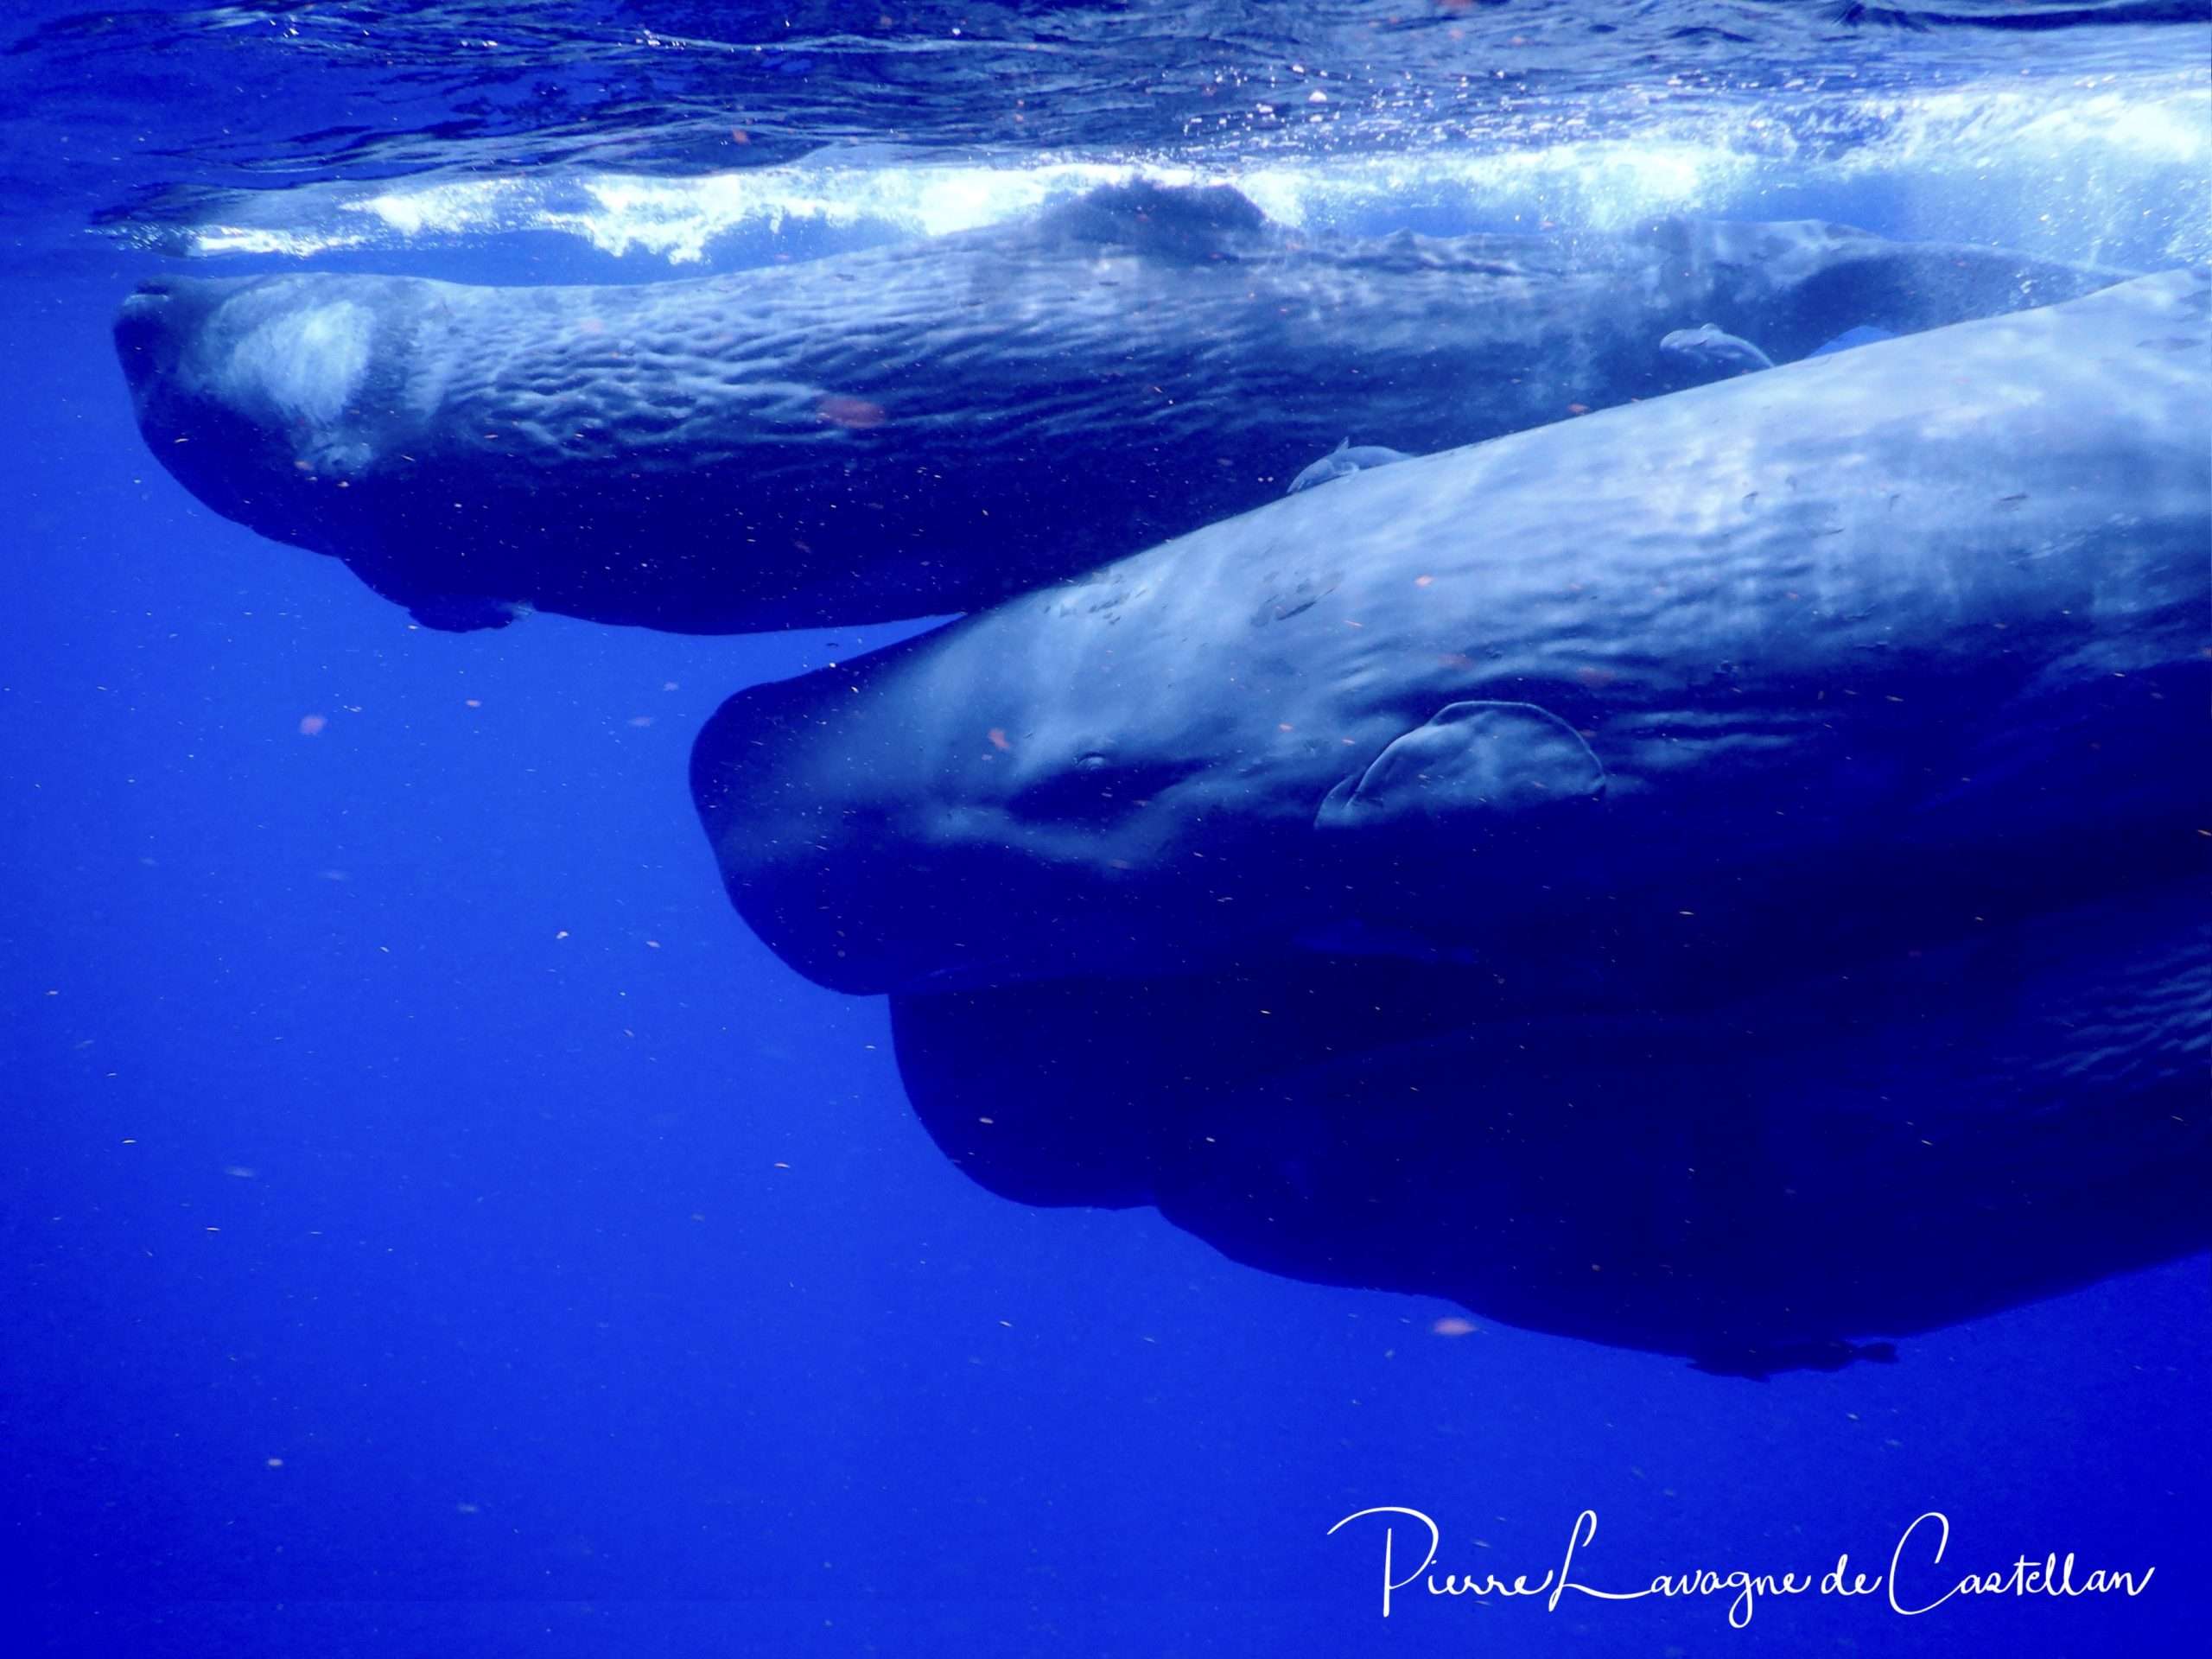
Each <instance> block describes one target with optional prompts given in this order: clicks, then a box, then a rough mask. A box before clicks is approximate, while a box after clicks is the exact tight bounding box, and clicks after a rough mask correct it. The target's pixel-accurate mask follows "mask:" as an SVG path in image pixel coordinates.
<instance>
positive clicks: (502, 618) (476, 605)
mask: <svg viewBox="0 0 2212 1659" xmlns="http://www.w3.org/2000/svg"><path fill="white" fill-rule="evenodd" d="M407 613H408V615H410V616H411V617H413V618H414V619H415V620H416V621H417V622H419V623H420V624H422V626H424V627H426V628H435V629H436V630H437V631H438V632H440V633H476V632H480V631H481V630H483V629H486V628H504V627H505V626H507V624H508V623H510V622H512V621H514V620H516V619H517V618H518V617H523V616H526V615H528V614H529V613H530V607H528V606H527V605H523V604H518V603H517V602H516V601H512V600H505V599H484V598H480V597H479V596H477V595H476V594H438V595H436V596H435V597H433V598H429V599H418V600H415V601H411V602H410V604H409V605H408V607H407Z"/></svg>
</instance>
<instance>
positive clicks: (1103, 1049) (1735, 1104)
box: [892, 877, 2212, 1376]
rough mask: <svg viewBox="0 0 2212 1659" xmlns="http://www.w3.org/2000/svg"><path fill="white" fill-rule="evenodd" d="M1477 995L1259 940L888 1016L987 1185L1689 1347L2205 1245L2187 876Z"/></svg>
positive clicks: (1814, 1361) (954, 1151)
mask: <svg viewBox="0 0 2212 1659" xmlns="http://www.w3.org/2000/svg"><path fill="white" fill-rule="evenodd" d="M1499 1001H1500V999H1499V998H1498V997H1497V995H1495V994H1494V991H1493V989H1492V988H1489V987H1486V986H1485V985H1484V983H1483V982H1482V980H1481V978H1480V976H1475V975H1467V974H1461V973H1458V972H1455V971H1453V970H1451V969H1437V968H1434V967H1431V966H1416V965H1414V964H1411V963H1403V962H1397V961H1392V960H1389V959H1383V958H1369V959H1365V960H1362V961H1357V962H1346V961H1342V960H1337V961H1328V960H1321V959H1314V958H1301V957H1286V958H1277V959H1274V960H1270V961H1268V962H1264V963H1254V964H1251V965H1249V966H1248V967H1246V968H1245V969H1240V970H1236V971H1234V972H1229V973H1224V974H1221V975H1217V976H1198V977H1185V978H1180V979H1175V980H1124V981H1097V980H1056V981H1044V982H1036V983H1033V984H1028V985H1022V986H1016V987H1010V988H1004V989H997V990H986V991H977V992H964V993H950V994H943V995H901V996H896V997H893V999H892V1014H893V1032H894V1033H895V1036H896V1039H897V1050H898V1058H899V1071H900V1076H901V1078H902V1080H903V1081H904V1083H905V1084H906V1091H907V1094H908V1096H909V1098H910V1099H911V1100H912V1103H913V1105H914V1109H915V1111H916V1113H917V1115H918V1116H919V1118H920V1119H921V1122H922V1123H923V1125H924V1127H925V1128H926V1129H927V1130H928V1131H929V1133H930V1135H931V1137H932V1138H933V1139H934V1140H935V1141H937V1143H938V1146H939V1147H940V1148H941V1149H942V1150H943V1151H944V1153H945V1154H946V1155H947V1156H948V1157H949V1158H950V1159H951V1160H953V1161H955V1162H956V1163H957V1165H958V1166H960V1167H961V1168H962V1169H963V1171H965V1172H966V1173H968V1174H969V1175H970V1176H971V1177H973V1178H974V1179H976V1180H977V1181H978V1182H980V1183H982V1185H985V1186H987V1187H988V1188H990V1189H991V1190H992V1191H994V1192H997V1193H999V1194H1001V1196H1004V1197H1007V1198H1013V1199H1015V1200H1018V1201H1021V1202H1027V1203H1032V1204H1047V1205H1104V1206H1112V1207H1128V1206H1135V1205H1150V1206H1153V1207H1155V1208H1157V1209H1158V1210H1159V1211H1160V1212H1161V1213H1162V1214H1163V1215H1165V1216H1166V1217H1167V1218H1168V1219H1169V1220H1170V1221H1172V1222H1173V1223H1174V1224H1176V1225H1177V1226H1179V1227H1181V1228H1183V1229H1185V1230H1187V1231H1189V1232H1192V1233H1193V1234H1195V1235H1197V1236H1199V1237H1200V1238H1203V1239H1205V1240H1207V1241H1208V1242H1209V1243H1212V1244H1214V1245H1215V1246H1216V1247H1217V1248H1218V1249H1222V1250H1223V1251H1224V1252H1225V1253H1226V1254H1228V1255H1231V1256H1233V1257H1235V1258H1236V1259H1237V1260H1238V1261H1240V1262H1244V1263H1246V1264H1247V1265H1249V1266H1252V1267H1255V1268H1262V1269H1265V1270H1267V1271H1269V1272H1274V1273H1278V1274H1285V1275H1287V1276H1290V1277H1294V1278H1298V1279H1304V1280H1308V1281H1317V1282H1320V1283H1325V1284H1332V1285H1342V1286H1353V1287H1362V1288H1376V1289H1386V1290H1393V1291H1399V1292H1410V1293H1414V1294H1424V1295H1430V1296H1437V1297H1442V1298H1446V1299H1448V1300H1452V1301H1454V1302H1457V1303H1458V1304H1459V1305H1460V1306H1463V1307H1465V1308H1466V1309H1467V1310H1468V1311H1469V1312H1471V1313H1475V1314H1477V1315H1478V1316H1480V1317H1483V1318H1485V1319H1499V1320H1503V1321H1505V1322H1508V1323H1510V1324H1513V1325H1520V1326H1522V1327H1525V1328H1529V1329H1532V1330H1537V1331H1543V1332H1551V1333H1554V1334H1558V1335H1564V1336H1571V1337H1575V1338H1582V1339H1585V1340H1589V1341H1593V1342H1600V1343H1604V1344H1608V1345H1611V1346H1617V1347H1627V1348H1636V1349H1643V1350H1646V1351H1653V1352H1658V1353H1665V1354H1673V1355H1678V1356H1681V1357H1687V1358H1689V1359H1691V1360H1693V1361H1694V1363H1697V1364H1698V1366H1699V1367H1700V1369H1702V1370H1708V1371H1715V1372H1719V1373H1723V1374H1728V1375H1734V1376H1767V1375H1770V1374H1772V1373H1774V1372H1777V1371H1783V1370H1796V1369H1806V1368H1810V1369H1819V1370H1832V1369H1835V1368H1836V1367H1837V1366H1839V1365H1840V1364H1842V1363H1847V1362H1849V1361H1850V1360H1852V1359H1853V1358H1857V1357H1875V1358H1880V1357H1887V1354H1888V1353H1893V1352H1894V1351H1893V1350H1891V1351H1885V1350H1884V1349H1882V1348H1880V1347H1878V1346H1873V1345H1872V1344H1878V1342H1879V1340H1880V1339H1881V1338H1903V1337H1910V1336H1913V1335H1916V1334H1918V1333H1921V1332H1927V1331H1929V1330H1933V1329H1936V1328H1937V1327H1939V1326H1942V1325H1949V1324H1952V1323H1955V1322H1956V1321H1958V1320H1961V1319H1970V1318H1977V1317H1980V1316H1982V1315H1985V1314H1987V1313H1993V1312H1996V1311H1998V1310H1999V1309H2002V1308H2005V1307H2009V1306H2014V1305H2016V1304H2018V1303H2020V1302H2023V1301H2026V1300H2033V1299H2035V1298H2037V1297H2042V1296H2047V1295H2050V1294H2056V1293H2057V1292H2061V1291H2064V1290H2068V1289H2071V1288H2075V1287H2079V1286H2082V1285H2085V1284H2088V1283H2090V1282H2092V1281H2096V1280H2098V1279H2101V1278H2104V1277H2107V1276H2108V1275H2110V1274H2113V1273H2119V1272H2126V1271H2129V1270H2132V1269H2135V1268H2143V1267H2146V1266H2150V1265H2152V1264H2154V1263H2156V1262H2161V1261H2165V1260H2169V1259H2172V1258H2174V1257H2177V1256H2180V1255H2187V1254H2190V1253H2192V1252H2196V1251H2201V1250H2203V1249H2207V1248H2208V1247H2212V1206H2207V1205H2206V1204H2205V1203H2204V1194H2205V1193H2206V1192H2207V1191H2212V1111H2208V1110H2207V1109H2206V1107H2205V1098H2204V1093H2205V1091H2204V1079H2205V1077H2206V1073H2207V1068H2208V1065H2212V893H2208V891H2207V889H2206V886H2205V883H2204V881H2203V880H2202V878H2201V877H2199V878H2196V879H2195V880H2184V881H2183V882H2180V883H2176V884H2160V885H2157V886H2153V887H2147V888H2144V889H2141V890H2139V891H2134V892H2131V893H2123V894H2119V895H2115V896H2114V897H2113V898H2112V899H2106V900H2101V901H2098V902H2096V903H2094V904H2092V905H2089V906H2083V907H2081V908H2079V909H2075V910H2070V911H2066V912H2060V913H2058V914H2056V915H2052V916H2048V917H2037V918H2033V919H2032V920H2031V921H2028V922H2026V923H2024V924H2022V925H2018V926H2015V927H2010V928H2005V929H1999V930H1993V931H1988V932H1986V933H1983V934H1981V935H1979V936H1976V937H1974V938H1966V939H1962V940H1960V941H1957V942H1955V943H1953V944H1948V945H1944V946H1940V947H1936V948H1934V949H1929V950H1923V951H1916V952H1912V953H1908V954H1902V955H1897V956H1895V957H1890V958H1888V959H1886V960H1884V961H1881V962H1878V963H1872V964H1859V965H1855V966H1854V967H1853V969H1852V970H1851V971H1849V972H1847V973H1837V974H1831V975H1822V976H1815V977H1814V978H1812V979H1810V980H1806V981H1796V982H1789V983H1787V984H1784V985H1782V986H1778V987H1776V988H1770V989H1764V990H1757V991H1753V992H1751V993H1750V994H1748V995H1745V996H1742V997H1740V998H1738V999H1736V1000H1734V1001H1729V1002H1727V1003H1725V1004H1723V1005H1720V1006H1718V1007H1713V1008H1712V1009H1709V1010H1700V1011H1696V1012H1694V1013H1692V1014H1617V1015H1595V1016H1587V1015H1546V1016H1541V1017H1523V1016H1520V1015H1515V1014H1501V1013H1500V1012H1499V1011H1498V1007H1497V1004H1498V1002H1499ZM1907 1357H1910V1354H1909V1353H1908V1356H1907Z"/></svg>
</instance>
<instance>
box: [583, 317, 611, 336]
mask: <svg viewBox="0 0 2212 1659" xmlns="http://www.w3.org/2000/svg"><path fill="white" fill-rule="evenodd" d="M576 332H577V333H578V334H605V333H606V332H607V325H606V324H605V323H603V322H601V321H600V320H599V319H598V318H597V317H586V318H585V319H584V320H583V321H581V322H579V323H578V324H577V325H576Z"/></svg>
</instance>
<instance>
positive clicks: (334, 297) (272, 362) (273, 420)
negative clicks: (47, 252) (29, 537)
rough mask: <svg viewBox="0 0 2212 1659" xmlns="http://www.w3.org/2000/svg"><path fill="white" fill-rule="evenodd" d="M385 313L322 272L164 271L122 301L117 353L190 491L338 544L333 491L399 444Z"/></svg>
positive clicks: (303, 541) (300, 539) (399, 416)
mask: <svg viewBox="0 0 2212 1659" xmlns="http://www.w3.org/2000/svg"><path fill="white" fill-rule="evenodd" d="M388 311H389V308H388V307H386V308H378V307H377V306H373V305H372V304H371V303H369V302H368V293H367V290H361V291H359V292H357V291H354V290H353V289H351V287H350V285H349V284H348V283H346V282H344V281H342V280H337V281H334V279H332V278H330V277H307V276H279V277H251V278H245V279H194V278H169V279H165V280H162V281H157V282H150V283H146V284H144V285H143V287H141V288H140V289H138V291H137V292H136V293H135V294H133V295H131V296H130V298H128V299H126V300H125V301H124V303H123V307H122V309H121V311H120V312H119V314H118V316H117V318H116V323H115V345H116V354H117V356H118V359H120V361H121V363H122V366H123V372H124V378H125V380H126V381H127V382H128V384H129V386H130V397H131V403H132V405H133V408H134V409H135V410H136V412H137V417H138V425H139V429H140V431H141V432H142V433H143V435H144V437H145V439H146V442H147V443H148V445H149V447H150V448H152V449H153V450H154V452H155V453H156V454H158V455H159V456H161V458H162V461H164V462H165V463H166V464H168V466H169V467H170V468H171V469H172V470H173V471H174V472H175V473H176V474H177V475H178V477H179V478H180V480H181V481H183V482H184V483H185V484H186V485H187V486H188V488H190V489H191V490H192V492H193V493H194V494H195V495H197V496H198V497H199V498H200V499H201V500H202V501H204V502H206V503H207V505H209V506H212V507H213V508H214V509H215V510H216V511H217V512H220V513H222V514H223V515H224V516H225V517H226V518H232V519H235V520H236V521H237V522H238V523H240V524H245V525H246V526H247V527H248V528H250V529H252V530H255V531H259V532H261V533H262V534H263V535H265V536H270V537H274V538H276V539H277V540H281V541H287V542H291V543H296V544H298V545H301V546H305V547H310V548H315V549H317V550H321V551H326V552H327V551H334V550H335V549H334V548H333V547H332V546H331V545H330V543H329V540H328V537H327V535H326V534H325V533H323V531H321V530H320V529H319V521H320V520H321V519H323V518H327V516H328V506H329V499H330V498H329V492H330V491H331V490H333V489H334V488H337V487H340V486H345V487H348V488H352V487H353V486H356V485H358V484H359V483H360V482H361V481H362V480H364V479H365V478H366V477H368V476H369V475H370V474H372V473H373V472H374V471H375V469H376V467H378V463H379V462H380V461H382V460H383V459H384V458H385V456H386V454H388V453H389V452H390V451H391V449H392V448H394V447H395V444H396V442H397V443H403V444H404V424H405V417H406V409H405V404H406V398H405V397H404V388H401V387H398V386H396V385H395V384H394V382H393V378H392V373H391V369H390V368H389V367H388V366H387V365H386V363H385V359H386V358H387V356H388V355H389V346H390V345H391V331H392V329H393V326H394V325H393V319H392V318H391V316H390V315H388ZM355 505H356V506H357V507H358V506H359V503H356V504H355Z"/></svg>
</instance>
